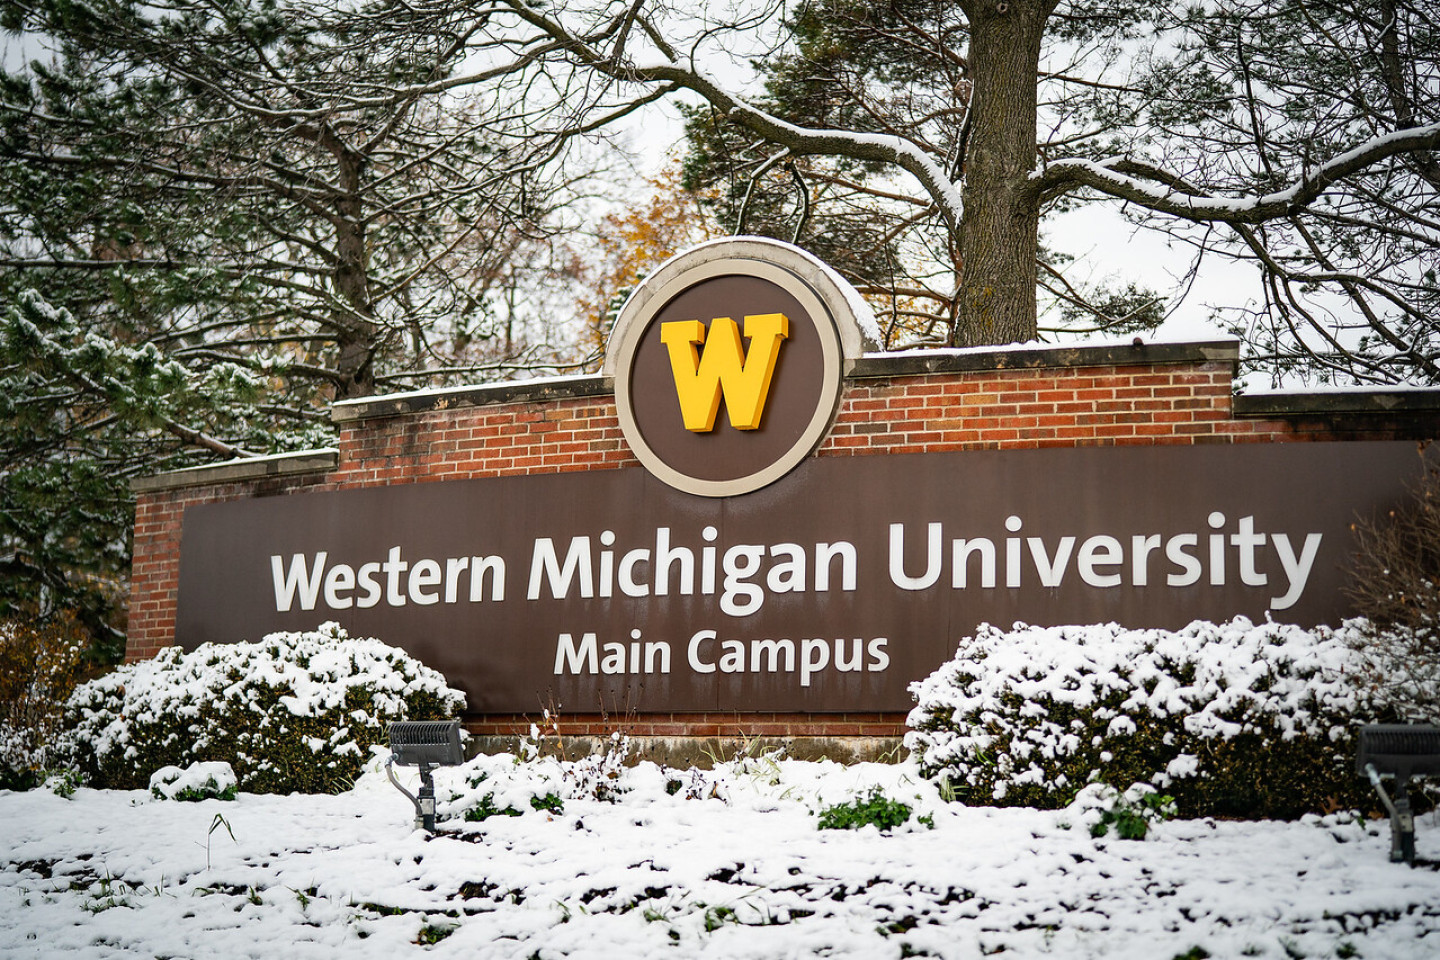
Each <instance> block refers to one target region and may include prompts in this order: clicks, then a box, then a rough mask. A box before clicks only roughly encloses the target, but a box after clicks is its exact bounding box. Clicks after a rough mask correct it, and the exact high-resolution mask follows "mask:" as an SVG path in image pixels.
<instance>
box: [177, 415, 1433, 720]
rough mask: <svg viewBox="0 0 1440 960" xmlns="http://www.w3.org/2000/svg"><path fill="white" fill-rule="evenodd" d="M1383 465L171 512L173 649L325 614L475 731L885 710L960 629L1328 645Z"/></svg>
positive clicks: (1400, 485) (328, 502)
mask: <svg viewBox="0 0 1440 960" xmlns="http://www.w3.org/2000/svg"><path fill="white" fill-rule="evenodd" d="M1421 468H1422V461H1421V458H1420V457H1419V456H1418V455H1417V454H1416V448H1415V446H1414V444H1409V443H1314V444H1276V445H1237V446H1196V447H1129V448H1082V449H1073V450H1043V451H986V452H964V453H946V454H916V455H909V456H873V457H856V458H819V459H810V460H808V461H806V462H804V463H803V464H802V465H801V466H800V467H799V468H797V469H796V470H794V471H793V472H791V473H790V474H788V475H787V476H785V477H783V478H782V479H781V480H779V481H777V482H775V483H773V484H771V485H769V486H767V487H765V488H763V489H761V490H758V491H756V492H754V493H751V494H747V495H745V496H738V497H730V498H709V497H701V496H694V495H690V494H686V493H681V492H679V491H677V490H675V489H672V488H671V487H669V486H667V485H666V484H664V483H662V482H660V481H659V480H657V479H655V478H654V477H652V476H651V475H650V474H648V473H647V472H646V471H644V470H642V469H629V470H619V471H607V472H597V473H590V474H561V475H555V476H539V477H514V478H502V479H493V480H469V481H458V482H449V483H424V484H414V485H407V486H396V487H388V488H377V489H368V490H357V491H345V492H336V493H307V494H297V495H292V496H285V497H274V498H261V499H252V500H243V501H235V502H228V503H216V504H205V505H200V506H195V507H191V508H190V509H189V510H187V511H186V514H185V518H184V527H183V533H182V544H181V555H180V587H179V591H180V592H179V607H178V614H177V623H176V639H177V641H178V642H179V643H180V644H181V645H182V646H184V647H186V648H193V647H195V646H196V645H198V644H200V643H203V642H206V641H220V642H227V641H237V640H244V639H252V640H253V639H258V638H259V637H260V636H262V635H264V634H265V633H267V632H270V631H274V630H279V629H290V630H294V629H309V628H313V627H314V626H316V625H317V624H318V623H320V622H322V621H325V620H337V621H339V622H340V623H341V624H343V625H344V626H346V627H347V628H348V629H349V630H350V632H351V634H352V635H365V636H376V637H379V638H380V639H382V640H385V641H387V642H390V643H393V644H396V645H397V646H400V647H403V648H405V649H407V650H408V651H410V652H411V653H412V654H414V655H415V656H417V657H419V658H420V659H421V660H423V661H424V662H426V663H427V664H429V665H430V666H433V667H435V668H437V669H439V670H442V671H443V672H444V673H445V674H446V675H447V677H449V679H450V681H451V682H452V683H453V684H455V685H457V686H459V687H461V688H462V689H464V690H465V691H466V693H467V694H468V695H469V703H470V709H471V710H472V711H475V712H528V711H534V710H537V709H538V708H540V707H541V706H544V705H549V704H555V705H559V706H562V707H563V708H564V709H566V710H569V711H572V712H587V711H590V710H595V709H598V708H600V707H602V706H603V708H604V709H606V710H611V711H617V710H618V711H623V710H627V709H633V710H636V711H640V712H646V711H701V710H725V711H729V710H736V711H752V710H759V711H772V710H779V711H817V712H819V711H858V710H866V711H870V710H902V709H905V708H907V707H908V706H909V703H910V698H909V694H908V692H907V689H906V687H907V685H908V684H909V683H910V682H911V681H913V680H916V679H919V678H921V677H924V676H926V675H927V674H928V673H929V672H931V671H932V670H933V669H934V668H935V667H936V666H938V665H939V664H940V663H942V662H943V661H944V660H946V659H947V658H948V657H949V656H950V655H951V654H952V652H953V651H954V648H955V643H956V641H957V640H958V639H959V638H960V637H962V636H963V635H965V634H967V633H969V632H971V631H973V630H974V628H975V626H976V625H977V624H979V623H981V622H992V623H997V624H1006V625H1008V624H1010V623H1013V622H1015V621H1025V622H1028V623H1034V624H1061V623H1093V622H1106V621H1118V622H1121V623H1125V624H1129V625H1135V626H1168V627H1178V626H1181V625H1183V624H1185V623H1187V622H1189V621H1190V620H1193V619H1197V618H1205V619H1212V620H1217V619H1225V618H1228V617H1231V616H1233V615H1235V614H1245V615H1247V616H1250V617H1252V618H1261V617H1263V616H1265V614H1266V611H1271V612H1272V613H1273V616H1274V617H1275V618H1276V619H1278V620H1282V621H1290V622H1296V623H1301V624H1307V625H1309V624H1315V623H1321V622H1328V623H1336V622H1338V621H1339V620H1340V619H1341V618H1342V617H1343V616H1345V615H1346V613H1347V607H1346V602H1345V598H1344V595H1343V593H1342V587H1343V584H1344V582H1345V577H1346V574H1345V569H1346V566H1347V563H1348V559H1349V553H1350V551H1351V550H1352V543H1353V540H1352V537H1353V535H1352V533H1351V531H1350V524H1351V523H1352V522H1353V521H1354V520H1355V519H1356V517H1357V516H1368V515H1371V514H1373V513H1374V512H1376V511H1378V510H1381V509H1384V508H1387V507H1389V506H1391V505H1393V504H1395V503H1396V502H1397V501H1399V500H1400V499H1401V498H1402V497H1403V496H1404V491H1405V486H1406V484H1407V483H1408V482H1412V481H1413V480H1415V479H1416V478H1418V477H1419V475H1420V471H1421Z"/></svg>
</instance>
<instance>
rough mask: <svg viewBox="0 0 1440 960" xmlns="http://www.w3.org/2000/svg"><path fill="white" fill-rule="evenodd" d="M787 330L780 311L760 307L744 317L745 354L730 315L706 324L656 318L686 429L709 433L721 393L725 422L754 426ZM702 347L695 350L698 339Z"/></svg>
mask: <svg viewBox="0 0 1440 960" xmlns="http://www.w3.org/2000/svg"><path fill="white" fill-rule="evenodd" d="M789 336H790V321H789V320H788V319H786V317H785V315H784V314H783V313H761V314H756V315H754V316H748V317H746V318H745V338H746V339H747V340H749V341H750V353H749V355H748V356H747V355H746V353H745V351H744V348H743V347H741V345H740V327H739V325H738V324H737V323H736V322H735V321H734V320H732V319H730V318H729V317H716V318H715V319H714V320H713V321H711V323H710V330H709V332H708V335H707V332H706V330H705V325H704V324H703V323H701V322H700V321H699V320H671V321H669V322H667V323H662V324H660V341H661V342H662V343H664V344H665V346H666V347H667V348H668V349H669V351H670V369H671V371H672V372H673V373H674V374H675V393H676V395H677V396H678V397H679V398H680V415H681V417H682V418H683V419H684V421H685V429H686V430H693V431H694V432H696V433H709V432H710V431H711V430H713V429H715V415H716V414H718V413H719V412H720V396H721V394H722V393H723V394H724V396H725V408H726V410H728V411H729V413H730V423H731V424H732V425H733V426H734V427H735V429H737V430H755V429H757V428H758V427H759V426H760V417H761V415H762V414H763V413H764V412H765V397H766V395H768V394H769V392H770V381H771V379H772V378H773V377H774V376H775V361H776V360H778V359H779V357H780V341H781V340H784V339H786V338H787V337H789ZM701 344H704V345H705V352H704V354H703V355H702V354H701V353H700V345H701Z"/></svg>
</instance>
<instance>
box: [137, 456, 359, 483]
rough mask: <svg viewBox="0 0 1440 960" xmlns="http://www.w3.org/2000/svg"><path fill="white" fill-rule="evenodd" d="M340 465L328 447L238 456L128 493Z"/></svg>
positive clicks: (158, 476) (155, 479) (170, 475)
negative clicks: (264, 454)
mask: <svg viewBox="0 0 1440 960" xmlns="http://www.w3.org/2000/svg"><path fill="white" fill-rule="evenodd" d="M339 463H340V451H339V450H336V449H333V448H331V447H324V448H321V449H318V450H300V451H297V452H295V453H274V454H270V455H268V456H263V457H238V458H236V459H234V460H225V461H222V462H220V463H207V464H204V465H202V466H198V467H185V468H184V469H181V470H170V471H168V472H166V473H159V474H155V475H154V476H150V477H136V478H135V479H134V480H131V481H130V492H131V493H154V492H156V491H160V490H174V489H177V488H179V487H199V486H209V485H210V484H216V483H234V482H237V481H242V480H259V479H263V478H265V477H287V476H293V475H295V474H301V473H327V472H329V471H331V470H334V469H335V467H336V466H338V465H339Z"/></svg>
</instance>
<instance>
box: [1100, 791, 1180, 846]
mask: <svg viewBox="0 0 1440 960" xmlns="http://www.w3.org/2000/svg"><path fill="white" fill-rule="evenodd" d="M1137 787H1138V785H1137ZM1174 817H1175V798H1174V797H1171V796H1167V795H1166V794H1162V793H1156V792H1154V791H1150V790H1144V789H1137V788H1136V787H1132V788H1131V789H1130V790H1127V791H1126V792H1125V793H1121V794H1116V796H1115V798H1114V801H1113V802H1112V803H1111V805H1110V807H1109V808H1108V809H1105V810H1102V811H1101V812H1100V819H1099V821H1097V822H1096V823H1095V824H1093V825H1092V826H1091V827H1090V836H1092V837H1103V836H1105V835H1106V834H1107V833H1109V832H1110V830H1111V829H1112V828H1113V829H1114V830H1115V835H1116V836H1117V837H1119V838H1120V839H1121V840H1144V839H1145V837H1146V835H1147V834H1149V832H1150V827H1151V825H1152V824H1156V823H1162V822H1164V821H1166V820H1172V819H1174Z"/></svg>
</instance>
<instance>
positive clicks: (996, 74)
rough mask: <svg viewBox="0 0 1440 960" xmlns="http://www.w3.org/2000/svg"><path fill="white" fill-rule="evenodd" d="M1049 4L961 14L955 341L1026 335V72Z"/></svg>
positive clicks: (1030, 79)
mask: <svg viewBox="0 0 1440 960" xmlns="http://www.w3.org/2000/svg"><path fill="white" fill-rule="evenodd" d="M1054 5H1055V4H1054V0H965V2H964V3H962V7H963V9H964V10H965V13H966V16H967V17H968V18H969V20H970V30H971V33H970V70H971V75H972V76H973V77H974V80H975V87H974V92H973V94H972V98H971V101H970V109H971V117H972V119H971V128H970V140H969V144H968V147H967V150H966V154H965V167H964V177H965V183H964V200H965V215H964V217H963V219H962V222H961V224H960V257H961V262H962V267H961V270H962V273H961V278H960V310H959V316H958V319H957V322H956V327H955V330H954V331H953V332H952V335H951V340H952V342H953V343H954V344H955V345H956V346H962V347H969V346H981V345H985V344H997V343H1014V342H1017V341H1024V340H1033V339H1035V336H1036V319H1035V286H1036V283H1037V280H1038V277H1037V276H1036V266H1035V257H1036V253H1037V252H1038V249H1039V230H1040V209H1039V202H1038V191H1037V190H1036V189H1035V187H1034V185H1033V184H1032V183H1031V182H1030V173H1031V172H1032V171H1033V170H1034V167H1035V154H1036V151H1035V124H1036V107H1035V90H1036V84H1035V75H1036V73H1037V72H1038V70H1039V64H1040V39H1041V36H1042V35H1043V34H1044V32H1045V21H1046V20H1047V19H1048V18H1049V16H1050V13H1051V11H1052V10H1053V9H1054Z"/></svg>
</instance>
